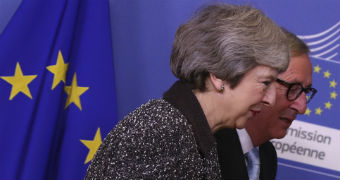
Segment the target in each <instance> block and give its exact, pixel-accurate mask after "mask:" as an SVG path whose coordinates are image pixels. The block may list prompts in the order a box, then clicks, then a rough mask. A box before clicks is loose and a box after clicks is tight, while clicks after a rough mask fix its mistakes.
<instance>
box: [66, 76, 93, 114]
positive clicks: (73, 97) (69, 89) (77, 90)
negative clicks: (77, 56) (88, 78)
mask: <svg viewBox="0 0 340 180" xmlns="http://www.w3.org/2000/svg"><path fill="white" fill-rule="evenodd" d="M88 89H89V87H80V86H78V83H77V74H76V73H74V75H73V79H72V84H71V86H65V88H64V90H65V92H66V94H67V95H68V96H67V99H66V105H65V109H66V108H67V107H68V106H69V105H70V104H71V103H74V104H75V105H76V106H77V107H78V108H79V109H80V110H82V108H81V103H80V96H81V95H82V94H83V93H84V92H85V91H87V90H88Z"/></svg>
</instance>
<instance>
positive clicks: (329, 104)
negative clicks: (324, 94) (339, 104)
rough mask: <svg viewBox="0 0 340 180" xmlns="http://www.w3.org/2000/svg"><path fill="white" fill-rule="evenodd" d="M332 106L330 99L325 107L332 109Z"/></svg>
mask: <svg viewBox="0 0 340 180" xmlns="http://www.w3.org/2000/svg"><path fill="white" fill-rule="evenodd" d="M331 107H332V104H331V102H329V101H328V102H326V103H325V108H326V109H331Z"/></svg>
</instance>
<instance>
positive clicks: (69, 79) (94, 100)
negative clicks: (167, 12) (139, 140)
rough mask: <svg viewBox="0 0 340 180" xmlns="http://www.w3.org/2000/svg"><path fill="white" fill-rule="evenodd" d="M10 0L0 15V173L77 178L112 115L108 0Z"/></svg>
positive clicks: (110, 123)
mask: <svg viewBox="0 0 340 180" xmlns="http://www.w3.org/2000/svg"><path fill="white" fill-rule="evenodd" d="M7 2H10V1H7ZM13 2H14V1H13ZM15 2H18V3H17V4H15V5H14V6H15V7H14V8H13V7H11V8H9V9H8V11H10V12H9V13H8V14H9V15H7V16H5V15H4V16H2V17H7V20H4V19H1V18H0V21H2V22H1V23H0V26H1V28H0V119H1V120H0V137H1V140H0V179H81V178H83V177H84V176H85V173H86V169H87V166H88V164H89V162H90V161H91V159H92V158H93V155H94V153H95V152H96V150H97V149H98V147H99V145H100V144H101V142H102V138H103V137H105V136H106V134H107V133H108V132H109V130H110V129H112V127H113V126H114V125H115V124H116V123H117V111H116V108H117V107H116V97H115V87H114V67H113V59H112V56H113V55H112V45H111V32H110V19H109V17H110V13H109V2H108V0H99V1H98V0H70V1H68V0H49V1H46V0H25V1H18V0H16V1H15ZM0 4H1V3H0ZM4 4H5V5H6V3H2V5H4ZM3 9H5V8H3ZM0 14H1V13H0Z"/></svg>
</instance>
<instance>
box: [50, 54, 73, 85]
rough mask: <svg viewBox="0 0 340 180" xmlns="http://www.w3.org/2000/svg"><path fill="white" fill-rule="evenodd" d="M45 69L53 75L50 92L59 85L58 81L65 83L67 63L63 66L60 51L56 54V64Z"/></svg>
mask: <svg viewBox="0 0 340 180" xmlns="http://www.w3.org/2000/svg"><path fill="white" fill-rule="evenodd" d="M46 69H48V70H49V71H50V72H51V73H53V74H54V77H53V83H52V87H51V89H52V90H53V89H54V88H55V87H56V86H57V85H58V84H59V83H60V81H63V82H64V83H65V80H66V72H67V69H68V63H66V64H65V62H64V58H63V55H62V54H61V51H59V52H58V58H57V63H56V64H55V65H51V66H47V67H46Z"/></svg>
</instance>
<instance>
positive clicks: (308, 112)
mask: <svg viewBox="0 0 340 180" xmlns="http://www.w3.org/2000/svg"><path fill="white" fill-rule="evenodd" d="M311 112H312V111H311V110H310V109H309V108H307V109H306V111H305V115H307V116H309V115H310V113H311Z"/></svg>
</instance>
